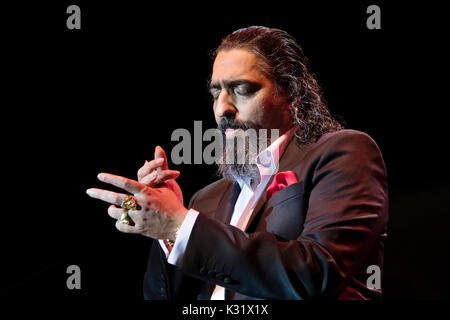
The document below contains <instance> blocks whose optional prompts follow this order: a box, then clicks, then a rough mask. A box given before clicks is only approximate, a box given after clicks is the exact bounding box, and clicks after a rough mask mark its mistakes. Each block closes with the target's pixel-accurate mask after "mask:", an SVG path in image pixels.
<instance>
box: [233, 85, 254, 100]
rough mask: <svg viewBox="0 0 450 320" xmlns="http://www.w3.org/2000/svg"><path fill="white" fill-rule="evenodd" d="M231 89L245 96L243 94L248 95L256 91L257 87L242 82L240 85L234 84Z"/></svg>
mask: <svg viewBox="0 0 450 320" xmlns="http://www.w3.org/2000/svg"><path fill="white" fill-rule="evenodd" d="M233 91H234V93H235V94H237V95H240V96H244V97H245V96H250V95H252V94H253V93H255V92H256V91H258V88H257V87H254V86H250V85H248V84H242V85H239V86H236V87H235V88H234V89H233Z"/></svg>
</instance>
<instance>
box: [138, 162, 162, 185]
mask: <svg viewBox="0 0 450 320" xmlns="http://www.w3.org/2000/svg"><path fill="white" fill-rule="evenodd" d="M163 164H164V159H162V158H158V159H154V160H152V161H150V162H147V161H146V162H145V164H144V165H143V166H142V167H141V168H140V169H139V170H138V173H137V176H138V180H139V181H141V179H142V178H143V177H145V176H146V175H148V174H150V173H151V172H152V171H153V170H155V169H156V168H159V167H161V166H162V165H163Z"/></svg>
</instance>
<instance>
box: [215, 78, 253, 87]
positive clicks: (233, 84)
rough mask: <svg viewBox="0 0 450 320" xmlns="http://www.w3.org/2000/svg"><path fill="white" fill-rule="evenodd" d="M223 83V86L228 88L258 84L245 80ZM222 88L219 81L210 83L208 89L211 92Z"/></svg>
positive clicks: (225, 81)
mask: <svg viewBox="0 0 450 320" xmlns="http://www.w3.org/2000/svg"><path fill="white" fill-rule="evenodd" d="M222 82H223V84H224V86H225V87H226V88H230V87H237V86H240V85H242V84H249V85H254V84H256V82H253V81H250V80H244V79H238V80H231V81H228V80H224V81H222ZM221 87H222V86H221V85H220V83H219V82H218V81H216V82H211V81H210V82H209V83H208V89H209V90H211V89H220V88H221Z"/></svg>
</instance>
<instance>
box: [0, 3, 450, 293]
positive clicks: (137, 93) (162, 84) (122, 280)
mask: <svg viewBox="0 0 450 320" xmlns="http://www.w3.org/2000/svg"><path fill="white" fill-rule="evenodd" d="M92 2H93V1H91V2H88V1H71V2H69V1H55V2H54V3H51V2H45V3H44V2H41V1H34V2H32V3H24V2H22V3H17V4H15V5H11V6H3V7H2V10H1V14H2V19H1V20H2V30H1V32H2V34H3V36H2V39H3V40H2V42H3V43H2V52H3V54H4V58H3V59H2V60H3V65H4V66H3V67H2V69H3V70H4V71H3V72H2V73H3V78H4V79H5V81H3V85H2V98H3V99H2V120H3V121H2V122H3V125H2V149H3V152H2V154H3V155H2V158H3V160H2V162H3V165H2V168H3V171H4V173H3V176H4V179H3V181H4V187H5V190H6V194H5V196H6V199H4V206H3V209H4V210H3V211H2V228H1V229H2V231H1V241H2V260H1V279H0V281H1V282H0V288H1V289H0V292H1V294H2V295H4V296H7V297H24V296H32V297H87V298H95V299H97V298H112V299H117V297H121V298H124V299H126V298H132V299H142V289H141V286H142V277H143V273H144V270H145V266H146V259H147V253H148V249H149V247H150V245H151V240H150V239H147V238H143V237H140V236H136V235H129V234H121V233H119V232H117V231H116V230H115V227H114V221H113V220H112V219H111V218H110V217H109V216H108V215H107V213H106V209H107V207H108V205H107V204H105V203H101V202H100V201H96V200H93V199H91V198H89V197H88V196H87V195H86V194H85V190H86V189H87V188H89V187H101V186H102V184H101V183H100V182H99V181H97V180H96V175H97V173H99V172H111V173H116V174H120V175H124V176H128V177H134V176H135V174H136V170H137V169H138V168H139V167H140V166H141V165H143V163H144V160H146V159H147V160H151V159H152V157H153V149H154V147H155V146H156V145H158V144H159V145H161V146H162V147H163V148H165V149H166V151H167V152H168V153H170V150H171V148H172V147H173V146H174V145H175V144H176V143H175V142H171V141H170V137H171V133H172V131H173V130H175V129H176V128H186V129H188V130H189V131H191V132H193V125H194V120H202V121H203V128H204V129H205V130H206V129H207V128H212V127H214V126H215V123H214V118H213V113H212V105H211V100H210V97H209V94H208V92H207V90H206V83H207V80H208V77H209V74H210V66H211V60H210V58H209V55H208V52H209V51H210V50H212V49H213V48H214V47H215V46H217V45H218V44H219V42H220V40H221V38H222V37H224V36H225V35H226V34H228V33H230V32H232V31H234V30H235V29H238V28H241V27H246V26H250V25H266V26H269V27H277V28H281V29H284V30H286V31H288V32H289V33H290V34H292V35H293V36H294V37H295V38H296V39H297V40H298V42H299V43H300V44H301V45H302V47H303V49H304V51H305V53H306V55H307V56H308V57H309V59H310V63H311V69H312V70H313V72H314V73H315V74H316V75H317V77H318V79H319V81H320V83H321V84H322V86H323V87H324V92H325V97H326V99H327V100H328V102H329V106H330V109H331V110H332V112H333V113H336V114H339V115H341V116H342V117H344V118H345V120H346V122H347V126H348V127H349V128H353V129H358V130H361V131H364V132H367V133H368V134H370V135H371V136H372V137H373V138H374V139H375V141H377V143H378V145H379V146H380V148H381V150H382V152H383V155H384V157H385V162H386V165H387V168H388V174H389V185H390V222H389V240H388V242H387V246H386V252H385V268H384V282H383V289H384V295H385V299H441V298H447V299H448V298H449V297H450V294H449V290H448V287H449V285H450V281H449V275H448V273H449V270H450V268H449V267H450V263H449V250H448V235H447V229H448V224H449V222H450V218H449V217H450V212H449V211H450V210H449V209H448V199H449V196H450V192H449V191H450V186H449V174H448V171H447V166H448V156H447V148H448V143H447V136H448V135H447V130H446V129H447V126H448V125H447V118H446V108H447V107H448V103H445V102H444V100H443V99H440V98H439V95H440V94H442V93H444V92H446V88H445V87H444V86H445V85H446V81H442V80H441V79H442V77H439V75H440V74H443V73H444V71H443V67H444V65H443V64H442V63H441V62H440V61H439V59H440V58H441V57H443V56H444V53H443V52H442V49H443V46H444V43H445V41H444V39H445V37H444V34H445V32H444V29H443V27H444V22H443V21H444V20H443V17H442V15H443V12H444V11H443V8H442V7H440V6H439V5H437V4H432V3H431V2H427V3H426V4H423V3H422V4H412V3H411V2H396V3H397V4H396V5H393V4H392V3H386V2H383V1H371V2H367V1H366V2H365V1H360V2H356V1H354V2H350V1H345V2H344V1H333V2H331V1H330V2H324V1H318V2H314V5H313V4H307V3H306V2H300V1H298V3H294V2H290V1H289V2H288V1H274V2H267V3H263V2H246V3H237V2H230V3H226V2H216V3H209V4H194V3H186V2H184V4H178V3H174V2H167V3H153V4H150V3H147V4H143V3H140V2H138V1H136V2H131V1H119V2H111V1H96V2H95V4H93V3H92ZM70 4H78V5H79V6H80V7H81V24H82V29H81V30H68V29H67V28H66V19H67V16H68V15H67V14H66V8H67V6H68V5H70ZM370 4H378V5H379V6H380V7H381V14H382V17H381V19H382V21H381V23H382V29H381V30H368V29H367V28H366V19H367V17H368V15H367V14H366V8H367V6H368V5H370ZM176 169H178V170H180V171H181V172H182V174H181V176H180V178H179V183H180V185H181V187H182V189H183V192H184V198H185V201H186V202H187V200H188V199H189V198H190V196H191V195H192V194H193V193H194V192H195V191H196V190H198V189H199V188H201V187H203V186H205V185H206V184H207V183H209V182H211V181H213V180H215V177H214V176H213V175H212V172H213V168H212V167H209V166H206V165H181V166H178V167H176ZM71 264H75V265H79V266H80V267H81V271H82V289H81V290H68V289H67V288H66V278H67V276H68V275H67V274H66V268H67V266H69V265H71Z"/></svg>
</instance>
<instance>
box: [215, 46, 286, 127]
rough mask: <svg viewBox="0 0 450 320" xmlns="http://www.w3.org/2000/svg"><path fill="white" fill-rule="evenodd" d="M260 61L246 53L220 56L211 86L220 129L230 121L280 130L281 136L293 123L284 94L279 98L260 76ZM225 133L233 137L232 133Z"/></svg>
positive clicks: (264, 78)
mask: <svg viewBox="0 0 450 320" xmlns="http://www.w3.org/2000/svg"><path fill="white" fill-rule="evenodd" d="M258 60H259V58H258V57H257V56H256V55H254V54H253V53H250V52H249V51H247V50H243V49H232V50H225V51H220V52H219V53H218V55H217V57H216V60H215V61H214V65H213V72H212V76H211V82H210V91H211V94H212V96H213V99H214V116H215V119H216V122H217V124H218V125H219V124H220V123H221V121H223V119H225V118H228V119H230V120H234V121H236V122H237V123H247V124H251V125H250V127H253V128H255V129H279V130H280V131H279V134H280V135H281V134H283V133H284V132H285V131H286V130H287V129H288V128H289V126H290V123H291V122H290V113H289V103H288V102H287V99H286V97H285V96H284V95H283V94H281V93H278V94H276V90H275V84H274V83H273V82H272V80H270V79H269V78H267V77H266V76H265V75H264V74H263V73H262V72H261V70H260V67H259V66H258ZM222 123H223V122H222ZM228 123H229V122H228ZM225 129H226V128H225ZM226 133H227V136H229V135H230V136H232V135H233V130H227V132H226Z"/></svg>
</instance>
